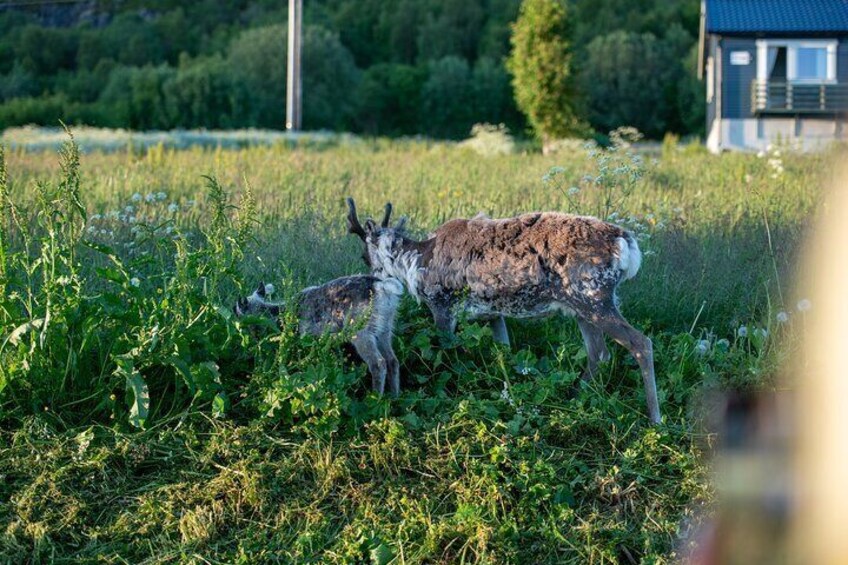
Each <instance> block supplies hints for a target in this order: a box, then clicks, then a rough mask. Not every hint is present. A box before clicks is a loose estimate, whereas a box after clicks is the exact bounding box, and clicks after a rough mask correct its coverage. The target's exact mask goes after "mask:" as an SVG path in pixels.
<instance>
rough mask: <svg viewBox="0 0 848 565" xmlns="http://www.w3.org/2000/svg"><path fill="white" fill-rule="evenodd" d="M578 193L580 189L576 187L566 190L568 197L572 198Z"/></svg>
mask: <svg viewBox="0 0 848 565" xmlns="http://www.w3.org/2000/svg"><path fill="white" fill-rule="evenodd" d="M578 192H580V189H579V188H578V187H576V186H572V187H571V188H569V189H568V195H569V196H574V195H575V194H577V193H578Z"/></svg>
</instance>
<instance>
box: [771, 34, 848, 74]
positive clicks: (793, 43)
mask: <svg viewBox="0 0 848 565" xmlns="http://www.w3.org/2000/svg"><path fill="white" fill-rule="evenodd" d="M836 45H837V42H836V41H835V40H811V41H803V40H801V41H798V40H772V39H767V40H759V41H757V79H759V80H760V81H769V82H800V83H803V82H813V83H821V82H836Z"/></svg>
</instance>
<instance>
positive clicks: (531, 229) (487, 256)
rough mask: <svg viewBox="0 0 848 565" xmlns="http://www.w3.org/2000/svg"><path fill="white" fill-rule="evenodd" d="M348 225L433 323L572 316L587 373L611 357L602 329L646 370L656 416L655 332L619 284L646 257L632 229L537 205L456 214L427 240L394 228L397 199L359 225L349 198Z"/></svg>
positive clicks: (379, 268)
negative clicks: (376, 218) (639, 319)
mask: <svg viewBox="0 0 848 565" xmlns="http://www.w3.org/2000/svg"><path fill="white" fill-rule="evenodd" d="M347 202H348V207H349V214H348V228H349V230H350V232H351V233H354V234H356V235H357V236H359V238H360V239H362V241H364V242H365V244H366V255H367V258H366V260H367V261H368V263H369V265H370V267H371V270H372V272H373V273H374V275H375V276H377V277H385V276H391V277H395V278H398V279H400V280H402V281H404V283H405V285H406V288H407V290H408V291H409V293H410V294H412V295H413V296H414V297H415V298H416V299H417V300H419V301H422V300H423V301H424V303H426V304H427V306H428V307H429V308H430V311H431V312H432V314H433V318H434V320H435V323H436V327H437V328H438V329H439V330H441V331H445V332H453V331H454V329H455V327H456V318H457V315H458V314H459V313H460V312H461V311H464V312H466V313H467V314H468V315H469V316H470V317H471V318H482V319H500V318H501V317H502V316H510V317H514V318H536V317H542V316H546V315H551V314H555V313H561V314H565V315H570V316H575V317H576V318H577V324H578V326H579V327H580V333H581V334H582V335H583V340H584V342H585V344H586V351H587V354H588V363H587V367H586V371H585V372H584V374H583V378H584V379H586V378H589V377H590V376H592V375H593V374H594V373H595V371H596V370H597V367H598V363H599V362H601V361H606V360H608V359H609V356H610V354H609V350H608V349H607V347H606V344H605V343H604V334H606V335H608V336H610V337H611V338H612V339H613V340H615V341H616V342H618V343H619V344H620V345H622V346H623V347H624V348H625V349H627V350H628V351H629V352H630V353H631V354H632V355H633V357H634V358H635V359H636V361H637V362H638V363H639V368H640V369H641V372H642V380H643V382H644V385H645V396H646V398H647V404H648V415H649V416H650V419H651V421H652V422H654V423H659V421H660V410H659V401H658V400H657V389H656V381H655V377H654V360H653V347H652V344H651V340H650V339H648V338H647V337H646V336H645V335H644V334H642V333H641V332H639V331H638V330H636V329H635V328H633V327H632V326H631V325H630V324H629V323H627V320H625V319H624V317H623V316H622V315H621V313H620V312H619V310H618V305H617V302H618V300H617V297H616V289H617V287H618V284H619V283H620V282H621V281H623V280H627V279H630V278H633V277H634V276H635V275H636V273H637V272H638V271H639V267H640V266H641V263H642V253H641V252H640V251H639V246H638V245H637V243H636V239H635V238H634V237H633V235H632V234H631V233H629V232H628V231H626V230H624V229H622V228H620V227H618V226H616V225H613V224H610V223H607V222H603V221H601V220H598V219H596V218H591V217H586V216H574V215H570V214H561V213H557V212H534V213H530V214H523V215H521V216H517V217H515V218H507V219H500V220H492V219H489V218H486V217H482V216H478V217H476V218H473V219H470V220H465V219H457V220H451V221H449V222H447V223H445V224H443V225H442V226H440V227H438V228H437V229H436V230H435V231H434V232H433V233H432V234H430V236H429V237H428V238H427V239H426V240H424V241H414V240H412V239H409V238H408V237H406V236H405V234H404V230H403V227H404V221H403V220H401V221H400V222H399V223H398V225H396V226H394V227H391V226H390V225H389V217H390V215H391V205H387V206H386V214H385V216H384V218H383V221H382V222H381V225H379V226H378V225H376V224H375V223H374V222H373V221H371V220H370V219H369V220H368V221H366V223H365V226H364V227H363V226H362V225H361V224H360V222H359V219H358V218H357V214H356V205H355V203H354V201H353V199H351V198H349V199H348V201H347Z"/></svg>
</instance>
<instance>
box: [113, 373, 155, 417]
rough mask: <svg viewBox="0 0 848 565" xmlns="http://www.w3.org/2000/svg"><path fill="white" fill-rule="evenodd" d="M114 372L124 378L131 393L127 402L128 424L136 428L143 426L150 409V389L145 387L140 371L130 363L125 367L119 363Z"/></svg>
mask: <svg viewBox="0 0 848 565" xmlns="http://www.w3.org/2000/svg"><path fill="white" fill-rule="evenodd" d="M116 372H117V373H118V374H122V375H123V376H124V377H125V378H126V380H127V384H126V386H127V391H128V392H129V393H131V394H132V400H131V401H130V403H129V404H130V424H132V425H133V426H135V427H136V428H143V427H144V422H145V420H147V415H148V413H149V411H150V391H148V389H147V383H146V382H144V377H142V376H141V373H139V372H138V370H137V369H136V368H135V367H133V366H131V365H130V366H129V367H126V366H121V364H119V365H118V369H117V370H116Z"/></svg>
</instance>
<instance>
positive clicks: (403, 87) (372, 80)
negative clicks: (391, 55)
mask: <svg viewBox="0 0 848 565" xmlns="http://www.w3.org/2000/svg"><path fill="white" fill-rule="evenodd" d="M426 79H427V71H426V69H424V68H422V67H416V66H412V65H402V64H395V63H381V64H378V65H373V66H371V67H369V68H368V70H366V71H365V73H364V74H363V76H362V81H361V82H360V84H359V88H358V90H357V92H356V100H357V109H356V119H355V126H356V128H357V129H358V130H359V131H363V132H365V133H369V134H372V135H377V134H379V135H405V134H406V135H408V134H413V133H416V132H417V131H419V130H418V111H419V100H420V98H419V97H420V95H421V88H422V86H423V84H424V81H425V80H426Z"/></svg>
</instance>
